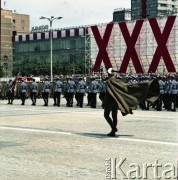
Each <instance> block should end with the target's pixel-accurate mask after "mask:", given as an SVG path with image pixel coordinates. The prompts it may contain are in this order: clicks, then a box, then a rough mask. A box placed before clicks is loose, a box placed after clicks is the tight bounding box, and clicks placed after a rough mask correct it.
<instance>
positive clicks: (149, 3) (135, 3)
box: [131, 0, 178, 20]
mask: <svg viewBox="0 0 178 180" xmlns="http://www.w3.org/2000/svg"><path fill="white" fill-rule="evenodd" d="M177 12H178V1H177V0H131V18H132V20H137V19H142V18H154V17H161V16H169V15H173V14H176V13H177Z"/></svg>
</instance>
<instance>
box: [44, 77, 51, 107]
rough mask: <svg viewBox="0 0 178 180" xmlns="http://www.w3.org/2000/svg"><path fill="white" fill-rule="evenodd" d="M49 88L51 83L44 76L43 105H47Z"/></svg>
mask: <svg viewBox="0 0 178 180" xmlns="http://www.w3.org/2000/svg"><path fill="white" fill-rule="evenodd" d="M50 88H51V84H50V83H49V81H48V78H47V77H46V78H45V81H44V84H43V100H44V105H43V106H48V98H49V91H50Z"/></svg>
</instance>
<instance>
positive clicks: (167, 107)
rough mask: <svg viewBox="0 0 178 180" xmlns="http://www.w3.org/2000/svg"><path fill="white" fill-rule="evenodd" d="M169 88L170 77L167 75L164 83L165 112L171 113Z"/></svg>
mask: <svg viewBox="0 0 178 180" xmlns="http://www.w3.org/2000/svg"><path fill="white" fill-rule="evenodd" d="M171 87H172V81H171V76H170V75H168V77H167V81H166V109H167V111H171Z"/></svg>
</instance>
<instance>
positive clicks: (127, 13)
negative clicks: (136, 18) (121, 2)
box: [113, 8, 131, 22]
mask: <svg viewBox="0 0 178 180" xmlns="http://www.w3.org/2000/svg"><path fill="white" fill-rule="evenodd" d="M129 20H131V10H130V9H125V8H124V9H123V8H118V9H115V10H114V12H113V22H121V21H129Z"/></svg>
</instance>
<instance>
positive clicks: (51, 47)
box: [40, 16, 62, 82]
mask: <svg viewBox="0 0 178 180" xmlns="http://www.w3.org/2000/svg"><path fill="white" fill-rule="evenodd" d="M61 18H62V17H54V16H51V17H50V18H47V17H44V16H41V17H40V19H47V20H48V21H49V22H50V54H51V82H52V80H53V53H52V50H53V45H52V22H53V21H54V20H55V19H57V20H59V19H61Z"/></svg>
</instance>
